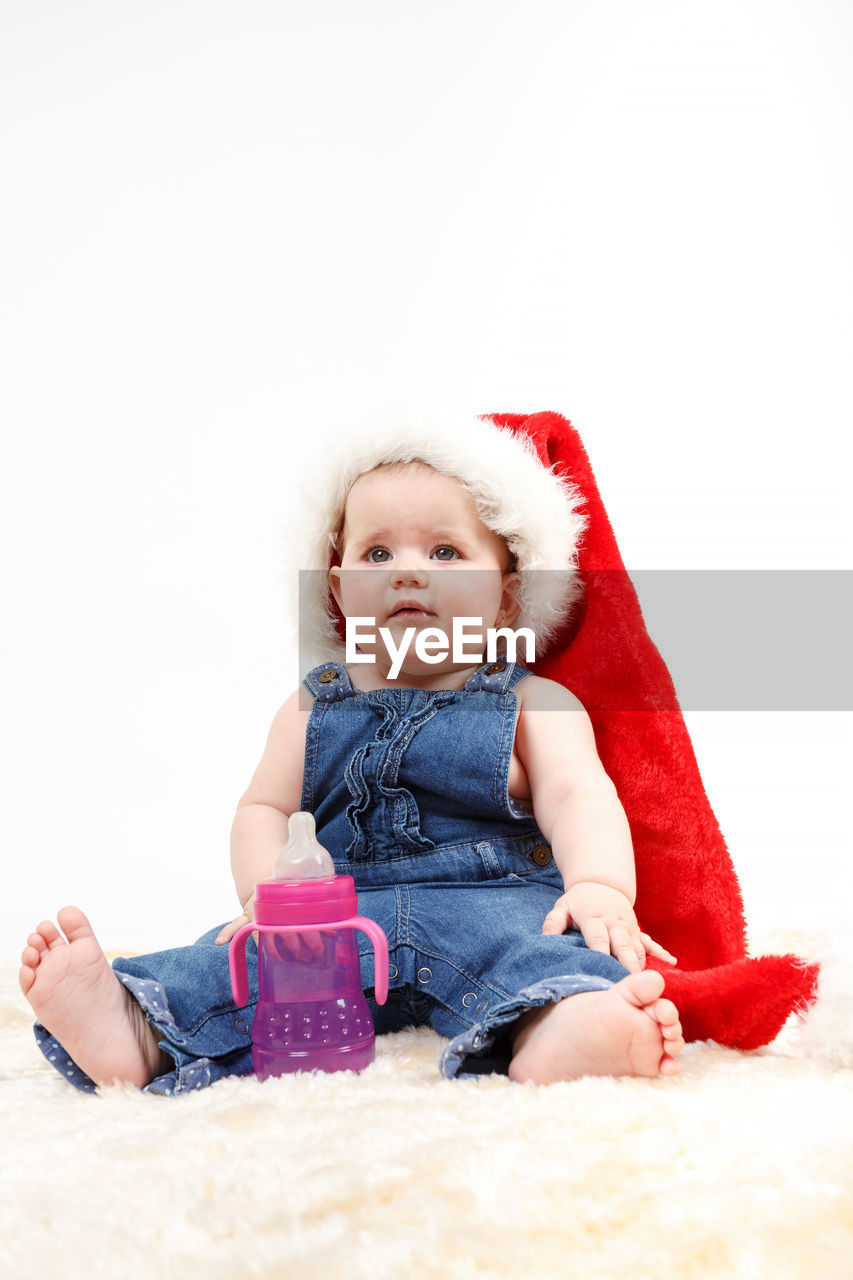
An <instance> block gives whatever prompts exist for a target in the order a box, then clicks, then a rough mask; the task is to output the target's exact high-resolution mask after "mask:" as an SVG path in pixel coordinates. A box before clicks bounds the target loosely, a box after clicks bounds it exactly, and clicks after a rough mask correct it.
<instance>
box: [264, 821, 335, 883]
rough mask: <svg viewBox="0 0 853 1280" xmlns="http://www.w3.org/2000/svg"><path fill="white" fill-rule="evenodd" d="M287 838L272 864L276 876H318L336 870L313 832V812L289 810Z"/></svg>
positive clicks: (310, 878)
mask: <svg viewBox="0 0 853 1280" xmlns="http://www.w3.org/2000/svg"><path fill="white" fill-rule="evenodd" d="M288 830H289V832H290V838H289V840H288V842H287V844H286V845H285V846H284V848H283V849H281V850H279V853H278V856H277V858H276V860H275V867H274V868H273V876H274V878H275V879H276V880H321V879H325V878H326V877H328V876H333V875H334V874H335V864H334V862H333V861H332V855H331V854H330V853H329V851H328V850H327V849H324V848H323V846H322V845H321V844H320V842H319V840H318V839H317V836H316V834H315V833H316V827H315V824H314V815H313V813H302V812H300V813H294V814H291V816H290V819H289V822H288Z"/></svg>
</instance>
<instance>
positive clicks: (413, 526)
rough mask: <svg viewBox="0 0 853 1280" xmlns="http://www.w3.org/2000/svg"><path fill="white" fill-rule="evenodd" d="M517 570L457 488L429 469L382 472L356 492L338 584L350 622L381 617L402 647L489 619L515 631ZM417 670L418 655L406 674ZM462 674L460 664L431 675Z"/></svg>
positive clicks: (334, 573)
mask: <svg viewBox="0 0 853 1280" xmlns="http://www.w3.org/2000/svg"><path fill="white" fill-rule="evenodd" d="M509 563H510V556H509V552H508V550H507V546H506V543H505V542H504V540H503V539H502V538H501V537H499V536H498V535H497V534H496V533H494V532H493V531H492V530H491V529H489V528H488V527H487V526H486V525H485V524H484V523H483V521H482V520H481V519H480V517H479V516H478V515H477V511H476V508H475V506H474V502H473V499H472V498H471V495H470V494H469V493H468V492H467V490H466V489H464V488H463V486H462V485H461V484H460V483H459V482H458V480H454V479H452V478H451V477H449V476H445V475H441V474H440V473H439V472H437V471H433V470H432V469H431V468H429V467H426V466H422V465H413V464H412V465H407V466H402V467H396V466H395V467H379V468H377V469H376V470H375V471H370V472H368V473H367V474H366V475H363V476H360V477H359V478H358V480H356V482H355V484H354V485H353V487H352V489H351V490H350V492H349V496H348V498H347V504H346V513H345V518H344V527H343V534H342V546H341V555H340V566H339V567H335V568H333V569H332V570H331V571H330V585H331V589H332V592H333V594H334V597H335V599H336V601H337V603H338V606H339V608H340V610H341V612H342V613H343V615H344V617H347V618H356V617H360V618H365V617H369V618H375V619H376V626H377V628H378V627H387V628H388V629H389V631H390V632H391V635H392V636H393V637H394V641H395V644H399V642H400V638H401V636H402V633H403V632H404V631H405V629H406V628H407V627H414V628H416V630H422V629H424V628H427V627H438V628H440V629H442V630H443V631H444V632H445V634H447V635H448V636H450V635H451V633H452V627H453V619H454V617H465V618H471V617H475V618H478V619H482V626H483V629H485V628H488V627H499V626H508V625H510V624H511V623H512V622H513V620H514V619H515V617H516V616H517V613H518V608H517V605H516V603H515V597H516V589H517V584H518V578H517V575H516V574H513V573H511V572H510V571H509ZM379 658H380V655H379V652H378V650H377V661H378V662H379V665H381V661H379ZM417 662H418V660H417V659H416V658H415V655H414V653H412V654H411V662H409V663H408V664H407V667H406V666H404V668H403V671H405V672H406V674H409V675H414V674H416V671H415V667H413V666H412V663H415V664H416V666H417ZM468 665H471V664H470V663H469V664H468ZM455 669H459V664H454V663H453V662H452V660H451V659H448V660H447V662H446V663H443V664H430V666H429V670H430V671H431V672H432V673H435V674H438V673H439V672H447V671H449V670H455ZM417 670H418V671H420V672H421V673H423V667H422V665H421V666H417ZM402 674H403V672H401V675H402Z"/></svg>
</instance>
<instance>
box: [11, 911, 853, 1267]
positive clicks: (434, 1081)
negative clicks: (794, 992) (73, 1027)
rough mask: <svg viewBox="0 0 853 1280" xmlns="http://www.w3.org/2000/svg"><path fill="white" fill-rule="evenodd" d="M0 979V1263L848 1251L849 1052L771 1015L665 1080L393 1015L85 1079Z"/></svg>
mask: <svg viewBox="0 0 853 1280" xmlns="http://www.w3.org/2000/svg"><path fill="white" fill-rule="evenodd" d="M764 941H765V942H766V943H768V944H769V945H765V946H764V947H763V948H762V950H764V951H769V950H779V949H782V950H788V949H794V950H797V951H799V952H800V953H801V954H804V953H805V954H808V952H807V951H806V950H805V948H804V942H805V941H807V940H804V939H802V938H799V939H797V938H794V939H792V938H791V937H790V936H788V937H781V938H780V937H778V936H777V937H769V938H767V939H765V940H764ZM753 950H754V951H755V952H756V953H757V952H758V948H757V947H754V948H753ZM0 979H2V985H0V1026H2V1036H3V1040H2V1043H3V1056H2V1068H0V1081H2V1090H3V1114H4V1115H5V1116H6V1122H5V1124H6V1133H5V1136H4V1142H3V1150H4V1161H3V1174H2V1187H0V1205H2V1207H0V1275H2V1277H3V1278H4V1280H7V1278H8V1280H28V1278H29V1277H32V1276H39V1275H56V1276H60V1277H62V1280H77V1278H78V1277H80V1278H82V1277H86V1278H87V1280H89V1278H93V1280H96V1278H99V1277H106V1278H108V1280H136V1277H139V1278H140V1280H141V1278H142V1277H144V1278H145V1280H150V1278H151V1277H157V1278H158V1280H170V1278H171V1277H176V1278H178V1277H180V1280H191V1278H192V1277H205V1280H232V1278H233V1280H238V1278H239V1280H243V1278H245V1277H249V1278H251V1277H255V1278H261V1277H263V1278H264V1280H266V1277H270V1278H271V1280H272V1278H273V1277H275V1278H276V1280H283V1278H286V1277H294V1278H297V1277H298V1278H299V1280H315V1278H316V1280H330V1278H331V1280H337V1277H341V1278H342V1280H343V1278H344V1277H346V1278H347V1280H350V1278H352V1280H360V1278H361V1277H364V1280H368V1278H369V1280H385V1278H386V1277H387V1278H388V1280H391V1277H394V1278H397V1277H402V1278H403V1280H405V1278H407V1277H415V1278H417V1280H419V1278H420V1277H425V1278H426V1277H433V1276H435V1277H453V1278H456V1277H459V1278H461V1277H466V1278H468V1277H516V1276H531V1277H537V1278H538V1277H561V1278H562V1277H571V1276H583V1277H585V1278H588V1280H621V1278H622V1277H625V1278H626V1280H627V1278H628V1277H630V1280H670V1278H672V1280H676V1278H677V1280H700V1278H701V1280H706V1278H707V1280H721V1278H727V1277H734V1278H736V1280H740V1278H741V1277H742V1278H743V1280H763V1278H764V1277H768V1278H772V1280H788V1278H790V1280H795V1278H796V1280H799V1278H800V1277H802V1278H803V1280H849V1277H851V1276H853V1168H851V1164H852V1163H853V1071H851V1070H849V1069H842V1068H839V1067H835V1066H831V1065H828V1064H827V1063H826V1062H821V1061H819V1060H816V1059H814V1058H809V1057H806V1056H804V1054H803V1051H802V1049H801V1048H800V1047H799V1045H798V1041H797V1034H796V1029H795V1028H794V1027H788V1028H786V1029H785V1031H784V1032H783V1033H782V1035H781V1036H780V1037H779V1039H778V1040H777V1041H776V1042H775V1044H773V1045H772V1046H770V1047H769V1048H767V1049H763V1050H760V1051H758V1052H756V1053H739V1052H736V1051H733V1050H727V1049H721V1048H718V1047H717V1046H715V1045H708V1044H703V1045H691V1046H688V1048H687V1050H686V1051H685V1053H684V1055H683V1059H682V1061H683V1071H682V1073H681V1075H680V1076H678V1077H676V1078H675V1079H669V1080H663V1079H661V1080H655V1081H646V1080H598V1079H584V1080H580V1081H577V1082H575V1083H572V1084H561V1085H551V1086H548V1087H544V1088H540V1087H536V1086H533V1085H523V1086H521V1085H514V1084H512V1083H510V1082H509V1081H508V1080H507V1079H505V1078H497V1077H489V1078H484V1079H481V1080H479V1081H462V1082H453V1081H446V1080H443V1079H441V1077H440V1076H439V1073H438V1059H439V1056H440V1052H441V1049H442V1046H443V1044H444V1041H442V1040H441V1039H439V1037H438V1036H436V1035H435V1034H434V1033H433V1032H431V1031H423V1030H419V1031H404V1032H401V1033H399V1034H397V1035H393V1036H387V1037H384V1038H381V1039H379V1040H378V1041H377V1056H376V1061H375V1063H374V1064H373V1066H372V1067H370V1068H369V1069H368V1070H367V1071H366V1072H365V1073H364V1074H363V1075H361V1076H353V1075H350V1074H338V1075H316V1076H312V1075H305V1076H302V1075H300V1076H290V1077H285V1078H282V1079H280V1080H272V1081H269V1082H267V1083H266V1084H263V1085H261V1084H259V1083H258V1082H257V1081H256V1080H255V1079H252V1078H249V1079H240V1080H237V1079H234V1080H225V1081H222V1082H221V1083H219V1084H217V1085H215V1086H214V1087H213V1088H211V1089H208V1090H205V1091H203V1092H200V1093H194V1094H189V1095H187V1096H186V1097H184V1098H181V1099H179V1100H171V1099H165V1098H158V1097H152V1096H148V1095H142V1094H140V1093H138V1092H136V1091H135V1090H133V1089H130V1088H126V1087H124V1086H113V1087H110V1088H106V1089H103V1090H101V1092H100V1096H99V1097H92V1096H90V1095H83V1094H80V1093H77V1092H75V1091H74V1090H72V1089H71V1088H69V1087H68V1086H67V1085H66V1084H65V1083H64V1081H63V1080H62V1079H61V1078H60V1077H59V1075H57V1074H55V1073H54V1071H53V1070H52V1068H50V1067H49V1066H48V1064H47V1063H46V1062H45V1061H44V1060H43V1058H42V1057H41V1054H40V1053H39V1052H38V1050H37V1048H36V1046H35V1041H34V1040H33V1038H32V1032H31V1030H30V1023H31V1019H30V1015H29V1009H28V1006H27V1004H26V1001H25V1000H24V999H23V997H21V996H20V994H19V993H18V991H17V986H16V983H15V977H14V971H13V969H12V968H11V967H7V968H5V969H3V971H2V974H0Z"/></svg>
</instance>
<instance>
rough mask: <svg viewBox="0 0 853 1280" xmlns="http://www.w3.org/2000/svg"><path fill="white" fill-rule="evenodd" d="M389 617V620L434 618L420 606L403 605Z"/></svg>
mask: <svg viewBox="0 0 853 1280" xmlns="http://www.w3.org/2000/svg"><path fill="white" fill-rule="evenodd" d="M388 616H389V618H432V617H433V616H434V615H433V614H431V613H430V612H429V610H428V609H424V608H422V606H421V605H419V604H401V605H398V606H397V608H396V609H395V610H394V612H393V613H391V614H389V615H388Z"/></svg>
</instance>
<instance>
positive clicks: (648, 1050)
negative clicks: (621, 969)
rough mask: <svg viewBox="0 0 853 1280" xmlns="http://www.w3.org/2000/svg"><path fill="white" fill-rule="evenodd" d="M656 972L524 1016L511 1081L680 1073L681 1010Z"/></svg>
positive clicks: (632, 976) (516, 1038) (515, 1043)
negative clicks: (668, 996) (667, 995)
mask: <svg viewBox="0 0 853 1280" xmlns="http://www.w3.org/2000/svg"><path fill="white" fill-rule="evenodd" d="M663 990H664V980H663V978H662V976H661V975H660V974H659V973H656V972H655V971H654V970H653V969H645V970H643V971H642V972H641V973H632V974H630V975H629V976H628V977H627V978H623V979H622V980H621V982H617V983H614V985H613V986H612V987H610V988H609V989H608V990H606V991H583V992H580V993H579V994H578V995H573V996H568V997H567V998H566V999H564V1000H559V1001H558V1002H557V1003H556V1004H550V1005H547V1006H546V1007H545V1008H544V1009H537V1010H536V1011H535V1012H534V1013H530V1014H526V1015H525V1016H524V1017H522V1018H521V1019H519V1023H518V1029H517V1030H516V1031H515V1035H514V1040H513V1056H512V1060H511V1062H510V1066H509V1075H510V1078H511V1079H512V1080H517V1081H522V1082H523V1081H526V1080H532V1081H533V1082H534V1083H536V1084H552V1083H554V1082H555V1081H557V1080H575V1079H577V1078H578V1077H579V1076H657V1075H675V1074H676V1073H677V1072H678V1071H679V1070H680V1069H681V1068H680V1066H679V1063H678V1061H677V1058H678V1055H679V1054H680V1053H681V1050H682V1049H683V1048H684V1039H683V1037H682V1034H681V1023H680V1022H679V1020H678V1010H677V1009H676V1007H675V1005H674V1004H673V1003H672V1001H671V1000H664V999H662V998H661V996H662V994H663Z"/></svg>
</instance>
